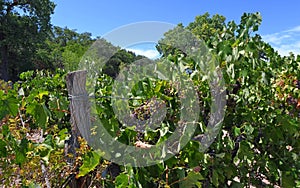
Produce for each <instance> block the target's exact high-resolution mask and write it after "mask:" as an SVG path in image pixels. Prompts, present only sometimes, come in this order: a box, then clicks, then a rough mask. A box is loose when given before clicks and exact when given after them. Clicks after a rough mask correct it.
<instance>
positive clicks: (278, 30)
mask: <svg viewBox="0 0 300 188" xmlns="http://www.w3.org/2000/svg"><path fill="white" fill-rule="evenodd" d="M54 2H55V3H56V4H57V7H56V9H55V13H54V15H53V16H52V23H53V24H54V25H58V26H61V27H65V26H67V27H68V28H70V29H76V30H77V31H78V32H90V33H92V34H93V36H104V35H106V34H107V33H110V32H111V31H112V30H114V29H116V28H119V27H122V26H124V25H127V24H132V23H136V22H143V21H160V22H167V23H171V24H175V25H176V24H178V23H183V24H184V25H187V24H188V23H190V22H192V21H194V18H195V16H197V15H201V14H204V13H205V12H209V13H210V14H211V15H213V14H220V15H223V16H225V17H226V18H227V21H230V20H234V21H236V22H237V23H239V21H240V17H241V16H242V14H243V13H244V12H260V13H261V15H262V17H263V22H262V25H261V26H260V29H259V34H261V35H262V36H263V38H264V39H265V41H267V42H269V43H271V44H272V46H274V47H275V49H277V50H278V51H279V52H280V53H281V54H283V55H287V54H288V52H289V51H293V52H294V53H299V54H300V10H299V7H300V1H299V0H286V1H282V0H275V1H268V0H264V1H263V0H248V1H242V0H227V1H226V0H214V1H208V0H206V1H204V0H185V1H183V0H182V1H179V0H152V1H143V0H127V1H121V0H110V1H104V0H103V1H101V0H86V1H79V0H75V1H70V0H64V1H63V0H54ZM146 46H147V45H146ZM148 46H149V45H148ZM131 49H135V50H139V51H140V52H139V53H149V54H150V53H154V52H153V49H150V47H149V48H141V47H131ZM152 55H155V54H152Z"/></svg>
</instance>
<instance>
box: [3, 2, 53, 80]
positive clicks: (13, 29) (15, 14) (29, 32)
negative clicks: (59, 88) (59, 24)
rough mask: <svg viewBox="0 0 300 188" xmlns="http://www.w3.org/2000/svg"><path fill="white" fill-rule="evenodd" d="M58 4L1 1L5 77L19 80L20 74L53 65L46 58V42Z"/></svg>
mask: <svg viewBox="0 0 300 188" xmlns="http://www.w3.org/2000/svg"><path fill="white" fill-rule="evenodd" d="M54 7H55V4H54V3H53V2H52V1H50V0H41V1H38V0H33V1H12V0H2V1H1V4H0V20H1V24H0V51H1V69H0V70H1V78H2V79H4V80H6V81H7V80H9V79H13V80H16V79H17V76H18V74H19V73H21V72H23V71H26V70H30V69H33V68H49V67H50V65H49V64H47V63H48V61H47V60H45V59H43V60H44V61H43V64H42V65H40V63H41V62H40V60H41V58H42V54H41V53H36V52H37V51H39V52H41V51H42V50H39V49H43V46H44V41H45V40H46V38H47V37H48V36H49V32H50V31H51V23H50V16H51V14H53V11H54Z"/></svg>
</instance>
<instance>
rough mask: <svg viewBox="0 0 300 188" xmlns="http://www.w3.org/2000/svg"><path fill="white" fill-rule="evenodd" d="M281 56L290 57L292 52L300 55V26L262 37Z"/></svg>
mask: <svg viewBox="0 0 300 188" xmlns="http://www.w3.org/2000/svg"><path fill="white" fill-rule="evenodd" d="M262 38H263V40H264V41H266V42H268V43H270V44H271V45H272V46H273V47H274V49H275V50H277V51H278V53H279V54H280V55H283V56H284V55H289V53H290V52H293V53H294V54H300V26H297V27H294V28H292V29H289V30H286V31H282V32H278V33H273V34H268V35H264V36H262Z"/></svg>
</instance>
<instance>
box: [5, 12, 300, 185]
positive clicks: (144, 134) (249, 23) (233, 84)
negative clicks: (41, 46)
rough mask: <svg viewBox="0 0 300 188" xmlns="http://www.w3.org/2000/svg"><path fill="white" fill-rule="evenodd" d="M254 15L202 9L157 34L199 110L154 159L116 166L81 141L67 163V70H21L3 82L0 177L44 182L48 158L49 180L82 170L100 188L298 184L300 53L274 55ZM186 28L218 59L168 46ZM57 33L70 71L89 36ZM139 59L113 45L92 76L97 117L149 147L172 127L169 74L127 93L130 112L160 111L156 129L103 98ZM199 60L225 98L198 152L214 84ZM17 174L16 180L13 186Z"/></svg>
mask: <svg viewBox="0 0 300 188" xmlns="http://www.w3.org/2000/svg"><path fill="white" fill-rule="evenodd" d="M260 23H261V16H260V14H259V13H253V14H244V15H243V16H242V18H241V22H240V23H239V24H236V23H234V22H232V21H231V22H225V18H224V17H223V16H220V15H215V16H212V17H210V16H209V14H205V15H202V16H198V17H196V19H195V21H194V22H193V23H191V24H189V25H188V26H187V27H184V26H183V25H179V26H178V27H176V28H175V29H174V30H171V31H169V32H167V33H166V34H165V37H164V38H163V39H161V40H160V42H159V45H158V46H157V48H158V49H159V51H160V52H161V53H162V54H163V58H162V59H160V60H158V66H160V67H159V68H164V70H165V71H164V72H166V74H168V73H170V75H171V76H172V74H171V72H172V71H173V72H174V71H175V70H172V71H171V70H170V69H171V68H170V67H166V66H165V62H166V61H171V62H173V63H174V64H175V65H177V66H178V67H179V68H178V70H176V71H177V72H176V73H178V74H184V75H185V76H186V77H187V78H189V79H190V80H192V82H193V84H194V86H195V88H196V90H197V93H198V96H199V101H198V102H199V108H200V114H199V122H197V123H198V125H197V128H196V131H195V133H194V135H193V136H194V139H192V140H190V141H188V143H187V145H186V146H185V147H184V148H183V149H182V150H181V151H180V152H179V153H178V154H176V155H175V156H173V157H171V158H169V159H168V160H166V161H164V162H161V163H158V164H156V165H153V166H148V167H141V168H133V167H130V166H118V165H116V164H113V163H111V162H109V161H105V160H104V159H103V158H102V157H103V156H104V153H101V151H93V150H91V148H90V147H89V146H87V143H86V142H85V141H84V140H82V139H79V141H80V147H79V148H78V150H77V154H78V155H77V156H73V157H74V159H75V163H74V166H70V165H69V163H68V162H67V160H68V156H66V155H65V153H64V149H63V148H64V147H65V141H66V140H68V139H69V136H70V135H69V132H70V129H71V127H70V122H69V121H70V118H69V116H70V114H69V111H68V104H69V102H68V93H67V90H66V86H65V80H64V76H65V74H66V73H65V71H63V70H60V69H58V70H57V71H56V72H51V71H29V72H24V73H22V74H21V75H20V79H21V82H17V83H15V84H13V85H12V84H11V83H6V82H1V83H0V88H1V90H0V116H1V120H2V121H1V126H0V171H1V173H0V180H1V181H2V184H3V185H6V186H16V187H17V186H20V185H23V186H29V187H30V186H32V187H34V186H38V185H41V186H44V185H45V180H44V179H43V176H42V174H43V171H42V165H41V164H45V165H46V169H47V174H48V176H49V177H51V178H50V179H51V185H52V186H53V187H58V186H61V185H62V184H63V182H64V181H67V180H68V178H69V177H74V178H79V177H89V178H90V180H91V181H90V184H89V185H94V186H98V187H101V186H102V187H174V188H175V187H250V186H256V187H265V186H267V187H274V186H280V187H297V186H300V182H299V179H300V164H299V156H300V139H299V136H300V127H299V125H300V116H299V114H300V90H299V89H300V81H299V80H300V75H299V69H300V56H294V55H293V54H291V55H290V56H286V57H281V56H280V55H279V54H278V53H277V52H275V51H274V49H273V48H272V47H271V46H270V45H269V44H267V43H265V42H264V41H262V39H261V37H260V36H259V35H258V34H257V33H256V32H257V30H258V26H259V25H260ZM184 30H187V31H190V32H191V33H192V34H193V35H194V36H196V37H197V38H199V39H201V41H203V42H204V43H205V44H206V45H207V46H208V50H209V51H211V52H212V54H213V56H212V58H214V60H217V62H218V63H219V64H210V63H209V62H212V61H207V62H197V61H196V60H195V59H197V57H188V56H187V55H186V54H185V52H184V50H185V49H178V48H174V46H172V42H175V41H176V42H178V40H179V39H180V38H182V36H181V35H180V33H181V32H180V31H184ZM54 33H56V34H55V36H53V38H52V39H51V40H50V39H49V40H48V41H47V43H48V45H49V46H52V47H53V49H54V50H53V51H51V53H52V54H51V58H52V60H51V61H55V62H56V63H57V65H59V64H60V63H61V66H62V67H65V68H66V69H68V70H72V69H75V68H76V67H77V64H76V62H78V60H79V59H80V55H81V54H83V53H84V52H85V50H86V49H87V48H88V46H89V45H90V44H91V42H92V40H91V39H90V36H89V35H88V34H86V33H85V34H77V33H76V32H75V31H72V30H69V29H66V28H65V29H62V28H58V27H56V28H55V32H54ZM191 40H192V37H191V38H189V39H187V40H186V41H184V40H181V41H179V42H181V44H182V45H183V46H184V45H185V44H188V43H189V42H190V41H191ZM102 42H103V41H102ZM101 44H102V45H103V46H104V47H107V48H105V49H107V52H104V53H107V56H109V55H110V52H111V51H114V50H115V49H118V48H116V47H113V46H112V45H111V44H109V43H107V42H103V43H101ZM118 50H119V49H118ZM118 50H117V51H118ZM202 50H206V49H202ZM40 53H41V54H43V53H42V51H41V52H40ZM45 54H47V53H44V55H45ZM200 55H201V54H200ZM45 57H47V56H45ZM140 58H142V57H137V56H135V55H134V54H133V53H128V52H126V51H125V50H119V51H118V53H116V54H115V55H114V56H113V57H112V58H111V59H110V60H109V61H108V62H109V63H107V64H106V65H105V66H104V68H103V70H102V71H103V73H106V74H102V75H100V76H99V78H98V79H97V84H96V88H95V90H94V91H95V99H96V108H97V112H98V115H99V118H100V120H101V122H102V124H103V125H104V127H105V128H106V129H107V131H108V132H109V134H110V135H111V136H112V137H113V138H114V139H116V140H118V141H120V142H122V143H124V144H127V145H132V146H136V147H143V148H144V149H147V147H149V145H155V144H159V143H162V142H163V141H165V140H166V139H168V138H169V137H170V135H172V133H174V130H175V129H176V125H177V124H178V122H179V120H180V105H181V103H180V100H179V94H180V92H179V91H178V87H177V85H176V82H174V81H166V80H160V79H154V78H143V79H139V81H138V82H136V83H134V84H133V85H132V88H131V89H130V91H129V92H128V93H126V95H127V96H126V97H128V98H131V100H129V102H128V106H129V111H130V113H131V115H132V116H134V117H135V118H136V119H138V120H141V121H144V120H147V119H149V118H150V117H151V116H154V115H165V116H166V117H165V118H164V119H163V121H162V123H161V124H160V126H159V127H142V128H143V129H142V130H143V131H141V129H137V128H141V127H128V126H126V124H124V123H122V122H120V121H119V119H118V117H117V116H116V114H115V113H114V109H113V107H112V100H113V99H112V98H111V97H110V96H111V95H112V92H113V91H112V90H113V84H114V83H115V82H114V81H115V80H114V78H115V77H116V75H117V74H119V73H120V71H121V70H122V69H123V68H124V67H126V65H130V63H132V62H133V61H135V60H138V59H140ZM203 67H204V68H207V69H206V70H213V69H216V68H220V69H221V70H222V72H223V76H224V80H225V84H226V97H227V105H226V113H225V118H224V122H223V124H222V128H221V131H220V133H219V135H218V136H217V137H216V139H215V141H214V142H213V143H212V145H211V146H210V147H209V149H208V150H206V151H205V152H201V151H200V150H199V148H201V146H200V143H199V140H197V139H196V138H198V137H197V136H199V135H200V136H201V134H203V132H204V131H205V130H206V129H207V125H208V121H209V117H210V115H211V112H210V110H211V101H212V99H211V98H212V97H211V90H212V89H213V88H210V87H209V81H210V79H211V77H210V75H205V74H203V72H204V71H203V70H202V68H203ZM127 68H128V67H127ZM125 70H127V69H125ZM187 70H189V71H187ZM121 74H124V75H125V74H126V71H123V72H121ZM170 75H161V76H170ZM173 79H174V80H176V77H174V78H173ZM161 101H164V102H163V105H165V106H166V109H167V111H166V114H155V111H153V110H152V109H153V104H156V103H157V102H161ZM160 155H163V151H162V152H161V153H160ZM32 169H34V171H33V170H32ZM78 169H79V170H78ZM18 178H19V179H21V180H20V182H21V183H19V184H18V185H17V183H16V182H18V181H17V180H19V179H18ZM14 180H15V181H14Z"/></svg>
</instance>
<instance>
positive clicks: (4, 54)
mask: <svg viewBox="0 0 300 188" xmlns="http://www.w3.org/2000/svg"><path fill="white" fill-rule="evenodd" d="M0 50H1V79H2V80H4V81H8V80H9V75H8V47H7V45H4V46H1V48H0Z"/></svg>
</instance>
